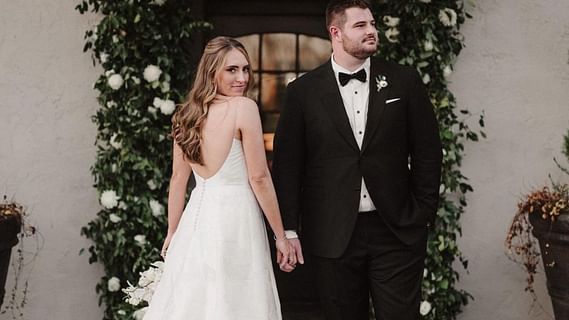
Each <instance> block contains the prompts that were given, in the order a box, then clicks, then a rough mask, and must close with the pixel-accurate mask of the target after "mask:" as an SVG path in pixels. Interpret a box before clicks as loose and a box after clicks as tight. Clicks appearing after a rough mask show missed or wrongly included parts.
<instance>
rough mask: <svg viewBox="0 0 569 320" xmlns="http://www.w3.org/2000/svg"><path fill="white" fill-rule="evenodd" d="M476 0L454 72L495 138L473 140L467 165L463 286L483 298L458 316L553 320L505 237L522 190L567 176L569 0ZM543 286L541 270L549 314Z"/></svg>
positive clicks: (463, 97)
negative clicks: (562, 165)
mask: <svg viewBox="0 0 569 320" xmlns="http://www.w3.org/2000/svg"><path fill="white" fill-rule="evenodd" d="M475 2H476V7H474V8H471V9H469V12H470V13H472V14H473V16H474V18H473V19H471V20H469V21H467V23H466V25H465V26H464V30H463V33H464V35H465V37H466V43H467V47H466V48H465V49H464V50H463V52H462V53H461V54H460V56H459V59H458V62H457V64H456V72H455V74H454V75H453V76H452V78H451V80H452V85H451V90H452V91H453V92H454V93H455V94H456V97H457V99H458V103H459V105H460V106H461V107H465V108H468V109H469V110H471V111H473V112H474V113H475V114H478V113H480V112H481V111H482V110H484V112H485V114H486V125H487V128H486V129H485V131H486V132H487V134H488V139H486V140H482V141H481V142H480V143H469V144H468V145H467V157H466V161H465V162H464V172H465V174H466V175H467V176H468V177H469V178H470V181H471V182H472V185H473V187H474V189H475V191H474V193H473V194H471V195H470V196H469V201H468V202H469V206H468V208H467V212H466V214H465V216H464V218H463V219H462V225H463V235H464V236H463V238H462V239H461V241H460V245H461V247H462V249H463V252H464V254H465V255H466V257H467V258H468V259H469V260H470V267H469V271H470V273H469V274H465V273H464V272H463V274H462V278H461V279H462V282H461V284H460V287H461V288H464V289H466V290H468V291H469V292H471V293H472V294H473V295H474V296H475V298H476V300H474V301H473V302H472V303H471V304H470V305H468V306H467V308H466V310H465V312H464V314H463V315H462V316H461V317H460V319H461V320H475V319H476V320H478V319H500V320H509V319H512V320H513V319H548V317H547V316H546V315H545V314H544V312H543V311H541V310H540V309H539V307H534V308H533V309H532V308H531V302H532V300H531V298H530V296H529V294H527V293H525V292H524V290H523V289H524V287H525V273H524V272H523V271H522V270H521V269H520V267H518V266H517V265H515V264H514V263H513V262H511V261H509V260H508V259H507V258H506V256H505V255H504V252H505V250H504V245H503V243H504V239H505V237H506V232H507V229H508V227H509V223H510V222H511V219H512V218H513V215H514V212H515V210H516V203H517V201H518V200H519V199H520V198H521V196H522V195H523V194H525V193H527V192H528V191H530V190H531V189H532V188H534V187H538V186H540V185H542V184H545V183H547V179H548V178H547V175H548V174H549V173H551V174H552V176H553V177H557V178H563V179H565V181H569V179H568V178H569V177H567V176H564V177H563V175H562V174H561V173H560V171H559V170H558V169H557V168H556V166H555V164H554V162H553V159H552V158H553V157H556V158H557V159H563V160H564V156H562V154H561V144H562V139H563V135H565V134H566V133H567V130H568V129H569V104H568V101H569V1H567V0H549V1H538V0H522V1H520V0H484V1H475ZM472 120H473V123H474V122H475V121H474V120H476V119H474V117H473V119H472ZM544 282H545V279H544V275H543V268H541V269H540V275H539V276H538V277H537V278H536V288H537V294H538V296H539V301H540V302H541V303H542V304H543V305H544V307H545V308H546V310H547V312H549V313H551V303H550V301H549V296H547V292H546V290H545V285H544Z"/></svg>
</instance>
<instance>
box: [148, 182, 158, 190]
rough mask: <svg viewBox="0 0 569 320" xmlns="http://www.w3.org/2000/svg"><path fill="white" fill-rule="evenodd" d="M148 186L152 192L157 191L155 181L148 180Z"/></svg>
mask: <svg viewBox="0 0 569 320" xmlns="http://www.w3.org/2000/svg"><path fill="white" fill-rule="evenodd" d="M146 185H148V188H149V189H150V190H155V189H156V183H154V180H148V181H146Z"/></svg>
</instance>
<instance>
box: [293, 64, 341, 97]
mask: <svg viewBox="0 0 569 320" xmlns="http://www.w3.org/2000/svg"><path fill="white" fill-rule="evenodd" d="M331 68H332V66H331V65H330V60H328V61H327V62H325V63H323V64H322V65H320V66H318V67H316V68H315V69H313V70H311V71H308V72H307V73H305V74H303V75H301V76H299V77H298V78H296V79H295V80H294V81H292V82H290V83H289V84H288V86H289V88H291V89H297V90H302V89H303V88H306V89H308V88H313V87H314V85H315V84H316V83H320V82H321V81H322V79H323V78H324V77H325V76H326V74H327V73H329V72H330V69H331Z"/></svg>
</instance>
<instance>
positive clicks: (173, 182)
mask: <svg viewBox="0 0 569 320" xmlns="http://www.w3.org/2000/svg"><path fill="white" fill-rule="evenodd" d="M172 154H173V156H172V177H171V178H170V188H169V192H168V234H169V235H170V234H174V232H175V231H176V229H177V228H178V223H179V222H180V218H181V217H182V212H183V210H184V202H185V199H186V190H187V187H188V180H189V178H190V174H191V173H192V168H191V167H190V164H189V163H188V162H187V161H186V160H185V159H184V154H183V152H182V149H181V148H180V146H179V145H178V144H177V143H176V142H175V141H174V150H173V152H172Z"/></svg>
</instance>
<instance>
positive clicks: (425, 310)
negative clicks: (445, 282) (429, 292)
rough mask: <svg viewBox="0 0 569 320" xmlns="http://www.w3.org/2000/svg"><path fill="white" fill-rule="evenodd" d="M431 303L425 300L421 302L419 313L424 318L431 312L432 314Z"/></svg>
mask: <svg viewBox="0 0 569 320" xmlns="http://www.w3.org/2000/svg"><path fill="white" fill-rule="evenodd" d="M431 308H432V307H431V303H430V302H429V301H426V300H423V301H422V302H421V306H420V307H419V313H420V314H421V315H422V316H426V315H427V314H429V312H431Z"/></svg>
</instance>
